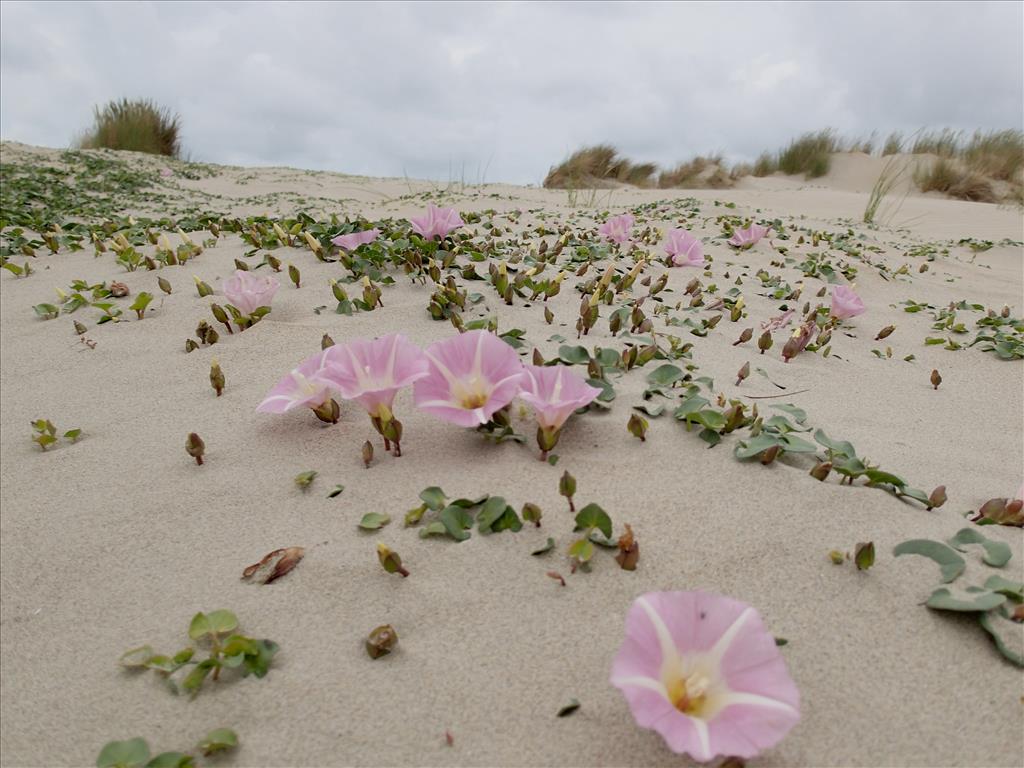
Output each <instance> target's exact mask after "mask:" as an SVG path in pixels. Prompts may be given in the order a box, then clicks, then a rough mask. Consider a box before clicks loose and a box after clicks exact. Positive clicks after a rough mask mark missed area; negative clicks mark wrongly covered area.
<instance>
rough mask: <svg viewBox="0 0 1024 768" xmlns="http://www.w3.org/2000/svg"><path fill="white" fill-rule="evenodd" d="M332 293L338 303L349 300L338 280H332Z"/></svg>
mask: <svg viewBox="0 0 1024 768" xmlns="http://www.w3.org/2000/svg"><path fill="white" fill-rule="evenodd" d="M331 292H332V293H333V294H334V298H335V299H337V300H338V301H347V300H348V294H347V293H345V289H344V288H342V287H341V285H340V284H339V283H338V281H337V280H331Z"/></svg>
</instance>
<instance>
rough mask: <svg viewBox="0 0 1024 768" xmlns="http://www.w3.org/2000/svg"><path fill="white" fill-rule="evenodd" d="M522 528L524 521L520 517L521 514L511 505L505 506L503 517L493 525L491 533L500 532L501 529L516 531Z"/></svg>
mask: <svg viewBox="0 0 1024 768" xmlns="http://www.w3.org/2000/svg"><path fill="white" fill-rule="evenodd" d="M522 529H523V521H522V520H520V519H519V514H518V513H517V512H516V511H515V509H513V508H512V506H511V505H510V506H507V507H505V511H504V512H503V513H502V515H501V517H499V518H498V519H497V520H496V521H495V522H494V525H492V526H491V533H500V532H501V531H512V532H513V533H515V532H518V531H521V530H522Z"/></svg>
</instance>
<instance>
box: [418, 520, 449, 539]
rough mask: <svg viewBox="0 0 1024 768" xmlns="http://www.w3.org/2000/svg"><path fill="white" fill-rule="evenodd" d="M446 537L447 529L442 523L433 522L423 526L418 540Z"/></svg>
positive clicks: (438, 521)
mask: <svg viewBox="0 0 1024 768" xmlns="http://www.w3.org/2000/svg"><path fill="white" fill-rule="evenodd" d="M447 535H448V529H447V528H446V527H445V525H444V523H442V522H441V521H440V520H435V521H434V522H432V523H429V524H427V525H425V526H423V527H422V528H421V529H420V538H421V539H425V538H427V537H428V536H447Z"/></svg>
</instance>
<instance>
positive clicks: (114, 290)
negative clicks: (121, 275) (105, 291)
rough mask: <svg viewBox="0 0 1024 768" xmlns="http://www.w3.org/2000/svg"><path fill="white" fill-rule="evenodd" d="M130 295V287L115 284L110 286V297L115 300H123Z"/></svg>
mask: <svg viewBox="0 0 1024 768" xmlns="http://www.w3.org/2000/svg"><path fill="white" fill-rule="evenodd" d="M129 293H130V291H129V290H128V286H127V285H125V284H124V283H118V282H116V281H115V282H113V283H111V284H110V295H111V296H113V297H115V298H118V299H120V298H123V297H125V296H127V295H128V294H129Z"/></svg>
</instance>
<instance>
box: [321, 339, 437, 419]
mask: <svg viewBox="0 0 1024 768" xmlns="http://www.w3.org/2000/svg"><path fill="white" fill-rule="evenodd" d="M324 354H325V355H326V357H327V365H326V371H325V372H324V373H323V377H324V378H325V379H327V380H328V381H330V382H331V384H333V385H334V386H335V387H336V388H337V390H338V391H339V392H340V393H341V396H342V397H344V398H345V399H346V400H355V401H356V402H357V403H359V404H360V405H361V406H363V408H365V409H366V412H367V413H369V414H370V416H376V417H377V418H379V419H384V420H387V419H390V418H391V406H392V404H393V403H394V400H395V394H396V393H397V392H398V390H400V389H402V388H403V387H407V386H409V385H410V384H412V383H413V382H414V381H416V380H418V379H422V378H423V377H424V376H426V375H427V360H426V358H425V357H424V356H423V352H422V350H420V348H419V347H417V346H416V345H415V344H413V343H412V342H410V341H409V340H408V339H407V338H405V336H402V335H401V334H397V333H392V334H389V335H387V336H383V337H381V338H379V339H375V340H373V341H367V340H366V339H356V340H355V341H350V342H348V343H347V344H343V345H340V346H338V345H336V346H333V347H328V348H327V350H326V351H325V352H324Z"/></svg>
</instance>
